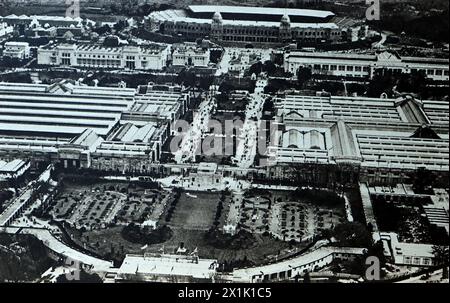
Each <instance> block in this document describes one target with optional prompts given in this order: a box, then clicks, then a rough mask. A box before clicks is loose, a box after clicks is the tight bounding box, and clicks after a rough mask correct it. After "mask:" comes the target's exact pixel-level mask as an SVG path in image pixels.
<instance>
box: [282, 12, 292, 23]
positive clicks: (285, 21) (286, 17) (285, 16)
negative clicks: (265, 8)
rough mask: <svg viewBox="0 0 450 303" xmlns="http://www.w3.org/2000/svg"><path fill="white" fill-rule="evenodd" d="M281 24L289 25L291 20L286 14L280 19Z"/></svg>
mask: <svg viewBox="0 0 450 303" xmlns="http://www.w3.org/2000/svg"><path fill="white" fill-rule="evenodd" d="M281 23H285V24H286V23H291V19H290V18H289V16H288V14H284V15H283V17H281Z"/></svg>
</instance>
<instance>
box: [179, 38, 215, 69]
mask: <svg viewBox="0 0 450 303" xmlns="http://www.w3.org/2000/svg"><path fill="white" fill-rule="evenodd" d="M209 59H210V51H209V49H208V48H202V47H200V46H198V45H197V44H196V43H184V44H178V45H175V46H174V51H173V53H172V65H174V66H195V67H207V66H208V64H209Z"/></svg>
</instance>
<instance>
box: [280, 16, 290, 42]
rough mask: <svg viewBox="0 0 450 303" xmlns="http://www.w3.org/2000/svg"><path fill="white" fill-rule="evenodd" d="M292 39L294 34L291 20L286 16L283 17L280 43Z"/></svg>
mask: <svg viewBox="0 0 450 303" xmlns="http://www.w3.org/2000/svg"><path fill="white" fill-rule="evenodd" d="M291 39H292V32H291V19H290V18H289V16H288V14H284V15H283V17H281V22H280V41H281V42H285V41H290V40H291Z"/></svg>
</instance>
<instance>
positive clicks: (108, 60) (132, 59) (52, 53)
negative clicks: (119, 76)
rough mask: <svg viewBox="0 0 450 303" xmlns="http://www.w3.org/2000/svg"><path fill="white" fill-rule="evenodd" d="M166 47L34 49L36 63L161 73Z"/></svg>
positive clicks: (165, 58) (168, 48) (62, 46)
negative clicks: (36, 50)
mask: <svg viewBox="0 0 450 303" xmlns="http://www.w3.org/2000/svg"><path fill="white" fill-rule="evenodd" d="M169 54H170V47H169V46H167V45H164V46H161V45H156V44H155V45H146V46H132V45H126V46H117V47H106V46H102V45H95V44H56V45H54V44H53V45H46V46H43V47H40V48H39V49H38V64H40V65H51V66H72V67H87V68H111V69H129V70H135V69H137V70H161V69H163V68H164V67H166V65H167V59H168V56H169Z"/></svg>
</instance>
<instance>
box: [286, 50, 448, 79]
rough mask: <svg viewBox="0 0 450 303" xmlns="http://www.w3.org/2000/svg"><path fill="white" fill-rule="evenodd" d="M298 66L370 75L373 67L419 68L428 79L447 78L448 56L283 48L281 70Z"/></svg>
mask: <svg viewBox="0 0 450 303" xmlns="http://www.w3.org/2000/svg"><path fill="white" fill-rule="evenodd" d="M299 67H309V68H310V69H311V71H312V73H313V74H322V75H332V76H341V77H365V78H372V76H373V75H374V73H375V71H376V70H377V69H386V70H392V71H394V72H403V73H412V72H415V71H423V72H425V74H426V75H427V77H428V78H430V79H433V80H438V81H449V60H448V59H437V58H419V57H400V56H397V55H395V54H392V53H389V52H382V53H378V54H374V55H357V54H351V55H350V54H344V53H311V52H302V51H287V52H285V54H284V70H285V71H286V72H291V73H293V74H295V73H296V71H297V70H298V68H299Z"/></svg>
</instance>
